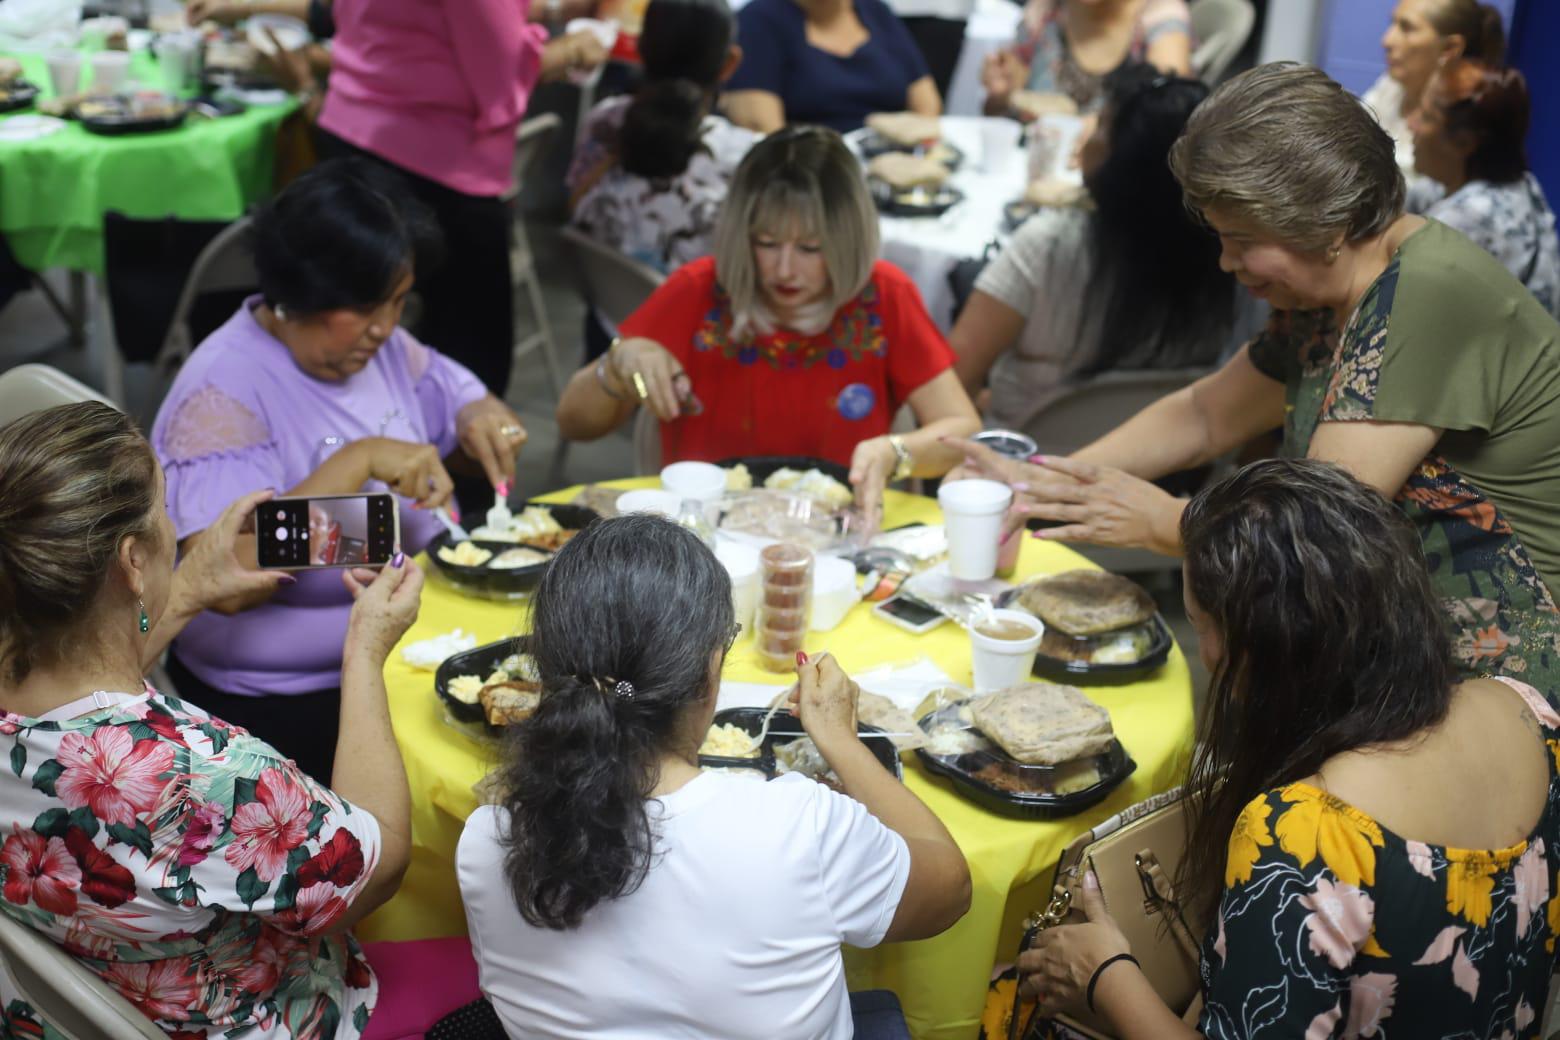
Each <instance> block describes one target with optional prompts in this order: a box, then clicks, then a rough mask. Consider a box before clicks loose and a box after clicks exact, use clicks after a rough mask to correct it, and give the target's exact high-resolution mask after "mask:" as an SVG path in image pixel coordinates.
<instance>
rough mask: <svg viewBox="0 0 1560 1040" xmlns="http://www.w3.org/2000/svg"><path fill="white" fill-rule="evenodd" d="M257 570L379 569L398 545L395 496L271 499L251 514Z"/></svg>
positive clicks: (398, 516)
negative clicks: (253, 523) (273, 568)
mask: <svg viewBox="0 0 1560 1040" xmlns="http://www.w3.org/2000/svg"><path fill="white" fill-rule="evenodd" d="M255 538H256V541H257V545H258V551H259V557H260V566H261V567H281V568H286V569H287V570H301V569H304V568H308V567H383V566H384V565H385V564H387V563H389V562H390V557H391V556H392V555H393V554H394V553H395V548H396V546H397V545H399V544H400V543H401V518H400V514H399V513H397V512H396V508H395V497H394V496H393V495H387V494H378V495H316V496H313V497H310V498H273V499H271V501H269V502H262V503H261V504H260V506H259V508H257V509H256V510H255Z"/></svg>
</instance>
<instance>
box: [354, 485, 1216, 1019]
mask: <svg viewBox="0 0 1560 1040" xmlns="http://www.w3.org/2000/svg"><path fill="white" fill-rule="evenodd" d="M656 484H657V481H656V479H655V478H648V479H639V480H625V481H617V482H614V485H613V486H617V487H625V488H628V487H653V486H656ZM574 493H575V489H570V490H567V491H562V492H558V493H556V494H553V495H547V496H543V498H544V500H548V501H560V502H562V501H569V500H571V499H572V498H573V497H574ZM884 505H885V517H886V522H887V524H888V525H889V526H898V525H901V524H906V523H913V522H916V521H921V522H924V523H934V524H935V523H940V522H941V519H942V518H941V514H940V513H939V511H938V508H937V503H936V502H935V501H934V500H932V499H929V498H923V497H920V496H915V495H908V494H903V493H900V492H893V491H891V492H889V493H888V496H887V499H886V501H885V503H884ZM1079 566H1089V564H1088V563H1087V562H1086V561H1084V560H1083V558H1082V557H1080V556H1078V555H1077V554H1076V553H1074V552H1072V551H1071V550H1070V549H1067V548H1065V547H1063V546H1060V545H1056V544H1052V543H1044V542H1039V541H1036V540H1034V539H1026V540H1025V544H1024V547H1023V550H1022V553H1021V555H1020V558H1019V567H1018V574H1019V576H1020V577H1028V576H1032V575H1037V574H1045V573H1052V572H1055V571H1061V570H1068V569H1071V568H1074V567H1079ZM524 625H525V607H524V604H519V603H495V602H488V601H483V600H477V599H472V598H469V597H466V596H463V595H461V594H460V593H458V592H456V591H455V590H454V589H452V588H451V587H449V586H448V585H445V584H443V583H441V582H438V581H435V580H432V579H430V581H429V583H428V585H427V587H426V588H425V590H424V592H423V599H422V609H421V612H420V614H419V616H418V620H417V624H416V625H414V626H413V627H412V630H411V631H409V632H408V633H407V635H406V640H405V641H407V642H410V641H415V640H419V639H427V638H429V637H431V636H434V635H437V634H440V633H444V632H449V631H450V630H452V629H455V628H461V629H464V630H465V631H467V632H471V633H474V634H475V635H476V637H477V639H478V641H479V643H487V642H491V641H493V640H497V639H501V638H504V637H505V636H509V635H513V634H516V633H518V632H520V631H523V630H524ZM807 650H808V652H809V653H821V652H822V651H824V650H828V651H829V652H830V653H832V654H834V656H835V657H836V658H837V659H838V660H839V662H840V665H841V666H842V667H843V668H845V670H846V671H848V672H851V673H860V672H863V671H866V670H867V669H869V668H872V667H876V666H880V665H883V664H886V663H892V662H908V661H912V660H915V659H917V658H921V657H926V658H929V659H930V660H932V661H933V662H935V663H936V664H937V665H938V666H939V667H941V668H942V670H943V671H944V672H946V673H948V675H950V676H951V677H952V678H953V679H954V681H955V682H959V683H965V684H967V683H969V681H970V654H969V640H968V637H967V635H966V634H965V632H964V630H963V629H961V628H959V627H958V626H956V625H953V624H947V625H943V626H942V627H940V628H938V629H935V630H934V631H932V632H930V633H927V634H926V635H923V636H915V635H912V634H910V633H908V632H905V631H903V630H901V629H899V628H896V627H894V626H892V625H890V624H888V623H887V622H884V621H882V620H880V619H878V618H876V617H873V616H872V615H871V613H870V612H869V610H868V608H867V607H865V606H857V607H856V608H854V609H853V610H852V612H851V614H850V616H849V617H847V619H846V620H845V622H844V623H843V624H842V625H840V626H839V627H838V628H836V629H834V630H833V631H832V632H813V633H810V634H809V635H808V638H807ZM722 678H723V679H725V680H729V681H738V682H768V683H774V684H776V687H777V689H778V688H779V686H780V684H783V683H784V681H785V680H784V678H783V677H781V676H777V675H775V674H773V673H770V672H765V671H763V670H762V669H760V668H759V666H758V663H757V658H756V656H755V654H754V652H753V648H752V643H751V641H747V640H741V641H739V642H738V644H737V646H736V647H735V648H734V649H733V651H732V653H731V655H730V656H729V657H728V658H727V660H726V667H725V671H724V672H723V673H722ZM385 683H386V686H387V688H388V690H389V695H390V714H391V718H392V720H393V721H394V724H395V730H396V740H397V742H398V743H399V744H400V747H401V753H402V757H403V759H404V760H405V763H406V772H407V778H408V780H409V781H410V784H411V791H412V844H413V848H412V860H411V867H410V869H409V870H408V871H407V875H406V880H405V882H404V883H403V884H402V886H401V890H400V892H399V893H398V894H397V895H396V896H395V898H394V899H392V900H391V901H390V902H389V903H388V904H386V905H385V906H384V907H382V908H381V909H380V910H379V911H377V912H376V913H375V914H374V915H372V916H371V917H369V918H368V919H367V920H365V921H364V922H363V923H362V924H361V925H359V927H358V928H357V929H356V932H357V934H358V935H359V936H360V937H361V938H363V939H365V940H382V939H419V938H432V937H436V936H446V935H460V934H464V933H465V930H466V922H465V917H464V914H463V911H462V909H461V902H460V892H459V889H458V886H457V884H456V879H455V871H454V860H455V846H456V843H457V841H458V840H459V838H460V832H461V828H462V827H463V825H464V823H465V820H466V817H467V816H468V815H469V814H470V813H471V812H472V810H474V809H475V808H476V807H477V804H478V799H477V795H476V794H475V793H474V792H473V789H472V788H473V785H474V784H476V783H477V782H478V781H479V780H481V779H482V778H483V776H484V775H486V773H487V772H488V770H489V769H490V767H491V765H492V764H493V762H494V760H495V757H496V754H497V749H496V745H494V744H491V743H488V742H482V741H479V740H475V739H473V738H472V737H470V736H468V735H467V733H466V732H465V731H463V730H459V729H457V728H455V727H454V726H453V725H451V724H449V723H448V722H447V721H446V719H445V715H444V707H443V705H442V703H441V702H440V701H439V699H438V697H437V695H436V694H435V693H434V692H433V676H432V673H430V672H426V671H419V670H415V669H413V668H411V667H410V666H409V665H407V664H406V663H405V662H404V661H403V660H402V659H401V655H400V654H399V653H395V654H392V656H391V659H390V662H389V663H388V664H387V665H386V667H385ZM1088 693H1089V695H1090V696H1091V697H1093V698H1094V699H1095V700H1096V701H1098V702H1099V703H1100V704H1101V705H1103V706H1104V707H1106V708H1107V709H1108V710H1109V711H1110V714H1111V720H1112V722H1113V724H1114V726H1115V729H1116V734H1117V736H1118V737H1119V738H1120V740H1121V742H1122V744H1123V745H1124V746H1125V747H1126V749H1127V750H1128V752H1129V753H1130V754H1131V755H1132V757H1133V758H1134V759H1136V761H1137V771H1136V772H1135V773H1134V774H1133V775H1132V776H1131V777H1129V778H1128V779H1127V780H1126V781H1125V782H1123V783H1122V785H1121V786H1120V787H1119V788H1117V789H1116V790H1115V791H1114V792H1112V793H1111V795H1110V797H1109V798H1107V799H1106V800H1105V801H1104V802H1102V803H1101V804H1100V805H1098V806H1095V807H1094V808H1093V809H1091V810H1088V811H1087V812H1084V813H1080V814H1079V815H1077V816H1074V817H1069V818H1067V819H1063V820H1055V821H1045V822H1036V821H1028V820H1019V819H1013V818H1010V817H1005V816H999V815H996V814H994V813H991V812H988V811H987V810H985V809H982V808H980V807H978V806H976V805H975V804H974V803H973V802H971V801H969V800H968V799H966V798H964V797H963V796H961V795H960V794H959V793H958V792H957V791H956V790H955V789H954V788H953V786H952V785H951V784H950V783H949V782H948V781H947V780H945V779H942V778H940V777H936V776H933V775H931V774H930V773H928V772H926V771H925V770H923V769H922V768H921V766H920V765H919V763H918V761H917V760H916V759H915V758H914V756H906V757H905V759H904V761H905V785H906V786H907V787H909V788H910V790H912V791H914V792H915V793H916V795H917V796H918V797H920V798H921V800H922V801H924V802H925V803H926V804H927V805H928V806H929V807H930V808H931V809H932V811H933V812H935V813H936V814H937V815H938V817H939V818H940V819H941V820H942V821H943V823H944V824H945V825H946V826H947V827H948V830H949V831H950V832H951V833H952V835H953V837H954V839H955V840H956V841H957V842H958V843H959V847H960V849H962V850H963V852H964V855H965V857H966V858H967V859H968V860H969V864H970V873H971V876H972V879H973V882H974V896H973V899H972V901H971V905H970V911H969V913H968V914H966V915H965V916H964V918H963V919H962V920H960V921H959V923H958V924H956V925H955V926H954V927H953V928H951V929H949V930H948V931H947V932H944V933H943V934H942V935H939V936H937V937H936V938H933V939H927V940H923V941H921V942H911V943H897V944H891V945H884V946H880V947H878V948H876V949H872V950H857V949H851V948H847V949H846V951H845V962H846V970H847V978H848V981H849V984H850V988H851V989H852V990H859V989H882V988H887V989H892V990H894V991H895V992H896V993H898V994H899V998H900V1000H901V1001H902V1003H903V1005H904V1009H905V1017H906V1019H907V1021H908V1022H909V1024H910V1031H911V1033H912V1034H913V1035H914V1036H915V1037H916V1038H917V1040H934V1038H935V1040H973V1038H974V1037H975V1034H976V1032H977V1029H978V1025H979V1018H980V1012H981V1008H982V1006H983V1003H984V1000H985V995H986V985H987V982H988V979H989V977H990V974H991V967H992V965H993V963H994V962H995V961H998V960H1008V959H1011V957H1012V955H1013V951H1014V950H1015V949H1016V947H1017V943H1018V937H1019V935H1020V922H1021V921H1022V919H1023V917H1024V916H1025V915H1026V914H1028V913H1030V912H1031V911H1033V910H1035V909H1037V908H1041V907H1043V905H1044V902H1045V896H1046V893H1047V891H1048V886H1049V884H1050V875H1051V871H1052V869H1053V868H1054V866H1055V863H1056V858H1057V856H1058V854H1059V853H1060V852H1061V850H1062V848H1063V847H1064V846H1065V845H1066V844H1067V843H1068V842H1069V841H1070V840H1071V839H1072V838H1073V837H1074V836H1076V835H1077V834H1078V833H1079V832H1080V831H1082V830H1083V829H1085V828H1087V827H1090V826H1093V825H1094V824H1095V823H1098V822H1099V821H1100V820H1103V819H1105V818H1106V817H1108V816H1110V815H1112V814H1113V813H1116V812H1120V811H1121V810H1122V809H1124V808H1125V807H1127V806H1128V805H1131V804H1132V803H1134V802H1137V801H1140V800H1141V799H1143V798H1146V797H1148V796H1149V795H1151V794H1154V793H1157V792H1159V791H1163V790H1166V789H1167V788H1170V787H1172V786H1174V785H1175V784H1177V783H1179V782H1180V781H1181V779H1182V778H1183V777H1184V775H1185V770H1186V764H1187V760H1188V756H1189V753H1190V749H1191V735H1192V701H1191V680H1190V676H1189V674H1188V672H1187V667H1186V661H1185V659H1184V658H1183V657H1182V656H1181V653H1180V650H1179V649H1173V650H1172V651H1171V654H1170V659H1169V660H1168V661H1167V662H1166V663H1165V665H1164V666H1163V667H1162V668H1160V669H1158V670H1157V671H1155V672H1154V673H1152V674H1151V675H1149V676H1148V677H1146V678H1144V679H1143V680H1141V681H1138V682H1134V683H1130V684H1125V685H1119V686H1104V687H1090V688H1088ZM493 883H494V884H502V883H503V881H502V879H500V878H494V879H493Z"/></svg>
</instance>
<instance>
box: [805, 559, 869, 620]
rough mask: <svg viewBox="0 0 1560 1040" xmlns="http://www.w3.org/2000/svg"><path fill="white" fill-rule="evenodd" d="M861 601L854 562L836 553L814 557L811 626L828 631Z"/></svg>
mask: <svg viewBox="0 0 1560 1040" xmlns="http://www.w3.org/2000/svg"><path fill="white" fill-rule="evenodd" d="M860 601H861V592H860V591H859V590H858V589H857V588H856V566H855V564H853V563H851V562H850V561H849V560H842V559H840V558H839V557H837V556H820V557H818V558H817V559H816V560H814V561H813V594H812V604H813V605H812V621H811V622H810V623H809V624H808V626H807V627H808V628H810V629H812V630H813V631H814V632H827V631H829V630H830V629H832V628H837V627H839V624H840V622H842V621H844V620H845V615H846V614H849V613H850V608H851V607H854V606H855V605H856V604H857V603H859V602H860Z"/></svg>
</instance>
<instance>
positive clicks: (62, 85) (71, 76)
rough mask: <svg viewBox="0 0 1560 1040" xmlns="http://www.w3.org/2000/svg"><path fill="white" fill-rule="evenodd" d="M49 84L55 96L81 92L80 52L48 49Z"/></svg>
mask: <svg viewBox="0 0 1560 1040" xmlns="http://www.w3.org/2000/svg"><path fill="white" fill-rule="evenodd" d="M47 64H48V66H49V86H51V87H53V88H54V96H55V97H70V96H71V95H73V94H79V93H81V52H80V51H72V50H57V51H50V52H49V56H48V59H47Z"/></svg>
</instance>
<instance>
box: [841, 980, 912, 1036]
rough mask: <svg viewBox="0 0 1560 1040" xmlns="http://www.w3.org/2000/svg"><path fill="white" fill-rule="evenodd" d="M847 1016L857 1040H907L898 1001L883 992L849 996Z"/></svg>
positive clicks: (866, 991)
mask: <svg viewBox="0 0 1560 1040" xmlns="http://www.w3.org/2000/svg"><path fill="white" fill-rule="evenodd" d="M850 1017H851V1020H852V1021H853V1022H854V1023H855V1027H856V1040H910V1029H909V1027H908V1026H906V1025H905V1013H904V1011H903V1010H902V1009H901V1008H900V1007H899V998H898V997H896V996H894V994H893V992H892V991H890V990H886V989H868V990H862V991H861V992H860V993H852V994H851V995H850Z"/></svg>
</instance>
